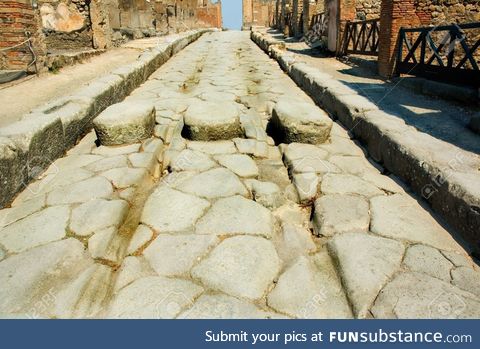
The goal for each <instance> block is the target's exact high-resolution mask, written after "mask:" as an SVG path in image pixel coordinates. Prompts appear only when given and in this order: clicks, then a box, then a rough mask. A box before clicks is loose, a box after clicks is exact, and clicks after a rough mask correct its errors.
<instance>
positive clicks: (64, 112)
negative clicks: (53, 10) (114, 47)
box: [0, 29, 211, 208]
mask: <svg viewBox="0 0 480 349" xmlns="http://www.w3.org/2000/svg"><path fill="white" fill-rule="evenodd" d="M209 31H211V30H209V29H203V30H194V31H189V32H186V33H183V34H180V37H179V38H177V39H175V40H174V41H173V42H170V43H162V44H161V45H159V46H157V47H155V48H152V49H150V50H148V51H145V52H143V53H142V54H141V55H140V57H139V58H138V59H137V61H136V62H134V63H132V64H128V65H125V66H123V67H120V68H118V69H116V70H114V71H113V72H111V73H110V74H107V75H105V76H103V77H100V78H98V79H96V80H94V81H93V82H91V83H89V84H88V85H86V86H83V87H80V88H79V89H78V90H76V91H74V92H73V93H72V94H71V95H68V96H66V97H61V98H58V99H55V100H53V101H51V102H49V103H47V104H45V105H43V106H42V107H39V108H36V109H35V110H33V111H31V112H30V113H29V114H26V115H24V116H23V118H22V119H21V120H20V121H17V122H15V123H13V124H10V125H8V126H6V127H3V128H0V169H1V172H0V208H4V207H6V206H7V205H8V204H9V203H10V202H11V201H12V199H13V198H14V196H15V195H16V194H17V193H18V192H19V191H21V190H22V189H23V188H24V187H25V186H26V185H27V184H28V183H29V182H30V181H31V180H32V179H34V178H36V177H38V175H39V174H41V173H42V172H43V171H44V170H46V169H47V168H48V166H49V165H50V164H51V163H53V162H54V161H55V160H56V159H57V158H59V157H61V156H62V155H63V154H65V152H66V151H67V150H68V149H70V148H72V147H73V146H74V145H75V144H76V142H77V141H78V139H79V138H80V137H81V136H83V135H84V134H85V133H86V132H87V131H88V130H90V129H91V127H92V120H93V119H94V118H95V117H96V116H97V115H98V114H99V113H100V112H101V111H102V110H104V109H105V108H107V107H108V106H110V105H112V104H114V103H117V102H120V101H121V100H123V99H124V98H125V97H126V96H128V95H129V94H130V93H131V92H132V91H133V90H134V89H135V88H137V87H138V86H140V85H141V84H142V83H143V82H145V81H146V80H147V78H148V77H149V76H150V75H151V74H152V73H153V72H154V71H156V70H157V69H158V68H159V67H160V66H161V65H163V64H164V63H165V62H166V61H168V60H169V59H170V57H172V56H173V55H174V54H175V53H177V52H179V51H181V50H182V49H183V48H185V47H186V46H187V45H189V44H190V43H192V42H194V41H195V40H197V39H198V38H199V37H200V36H202V35H203V34H204V33H206V32H209Z"/></svg>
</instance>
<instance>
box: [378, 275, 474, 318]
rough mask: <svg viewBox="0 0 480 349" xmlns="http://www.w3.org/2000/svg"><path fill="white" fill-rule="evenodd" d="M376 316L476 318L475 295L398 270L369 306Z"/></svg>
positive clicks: (440, 281) (423, 276)
mask: <svg viewBox="0 0 480 349" xmlns="http://www.w3.org/2000/svg"><path fill="white" fill-rule="evenodd" d="M372 313H373V315H374V316H375V317H377V318H388V319H390V318H402V319H456V318H472V319H475V318H478V317H479V316H480V302H479V301H478V297H477V296H474V295H473V294H471V293H469V292H465V291H462V290H460V289H459V288H457V287H455V286H452V285H451V284H449V283H447V282H445V281H442V280H439V279H437V278H433V277H431V276H428V275H426V274H420V273H401V274H399V275H398V276H397V277H395V279H394V280H393V281H392V282H390V283H389V284H388V285H387V286H386V287H385V288H384V289H383V290H382V292H380V294H379V296H378V298H377V299H376V301H375V304H374V306H373V307H372Z"/></svg>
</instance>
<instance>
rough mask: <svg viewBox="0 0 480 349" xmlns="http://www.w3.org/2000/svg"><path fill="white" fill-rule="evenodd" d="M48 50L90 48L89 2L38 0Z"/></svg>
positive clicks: (87, 0)
mask: <svg viewBox="0 0 480 349" xmlns="http://www.w3.org/2000/svg"><path fill="white" fill-rule="evenodd" d="M38 8H39V10H40V16H41V22H42V29H43V32H44V34H45V41H46V45H47V47H48V49H49V50H57V49H77V48H91V47H92V40H93V32H92V24H91V21H90V0H39V1H38Z"/></svg>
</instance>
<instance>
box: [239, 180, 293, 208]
mask: <svg viewBox="0 0 480 349" xmlns="http://www.w3.org/2000/svg"><path fill="white" fill-rule="evenodd" d="M245 185H246V186H247V188H248V189H249V190H250V191H251V192H252V195H253V197H254V199H255V201H256V202H258V203H259V204H261V205H263V206H265V207H268V208H270V209H274V208H277V207H279V206H281V205H282V204H283V202H284V201H285V200H284V198H283V195H282V191H281V190H280V187H279V186H278V185H276V184H275V183H272V182H262V181H258V180H256V179H247V180H245Z"/></svg>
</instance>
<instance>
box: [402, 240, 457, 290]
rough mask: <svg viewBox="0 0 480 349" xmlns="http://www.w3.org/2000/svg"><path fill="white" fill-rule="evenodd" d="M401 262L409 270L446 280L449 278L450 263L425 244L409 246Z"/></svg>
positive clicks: (438, 252)
mask: <svg viewBox="0 0 480 349" xmlns="http://www.w3.org/2000/svg"><path fill="white" fill-rule="evenodd" d="M403 263H404V264H405V266H406V267H407V268H408V269H410V270H411V271H416V272H419V273H425V274H428V275H430V276H433V277H436V278H438V279H441V280H444V281H447V282H449V281H450V279H451V277H450V271H451V269H452V267H453V265H452V263H451V262H450V261H449V260H448V259H446V258H445V257H444V256H443V255H442V254H441V253H440V251H438V250H436V249H434V248H432V247H429V246H425V245H413V246H411V247H409V248H408V250H407V253H406V254H405V258H404V260H403ZM452 273H453V271H452Z"/></svg>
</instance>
